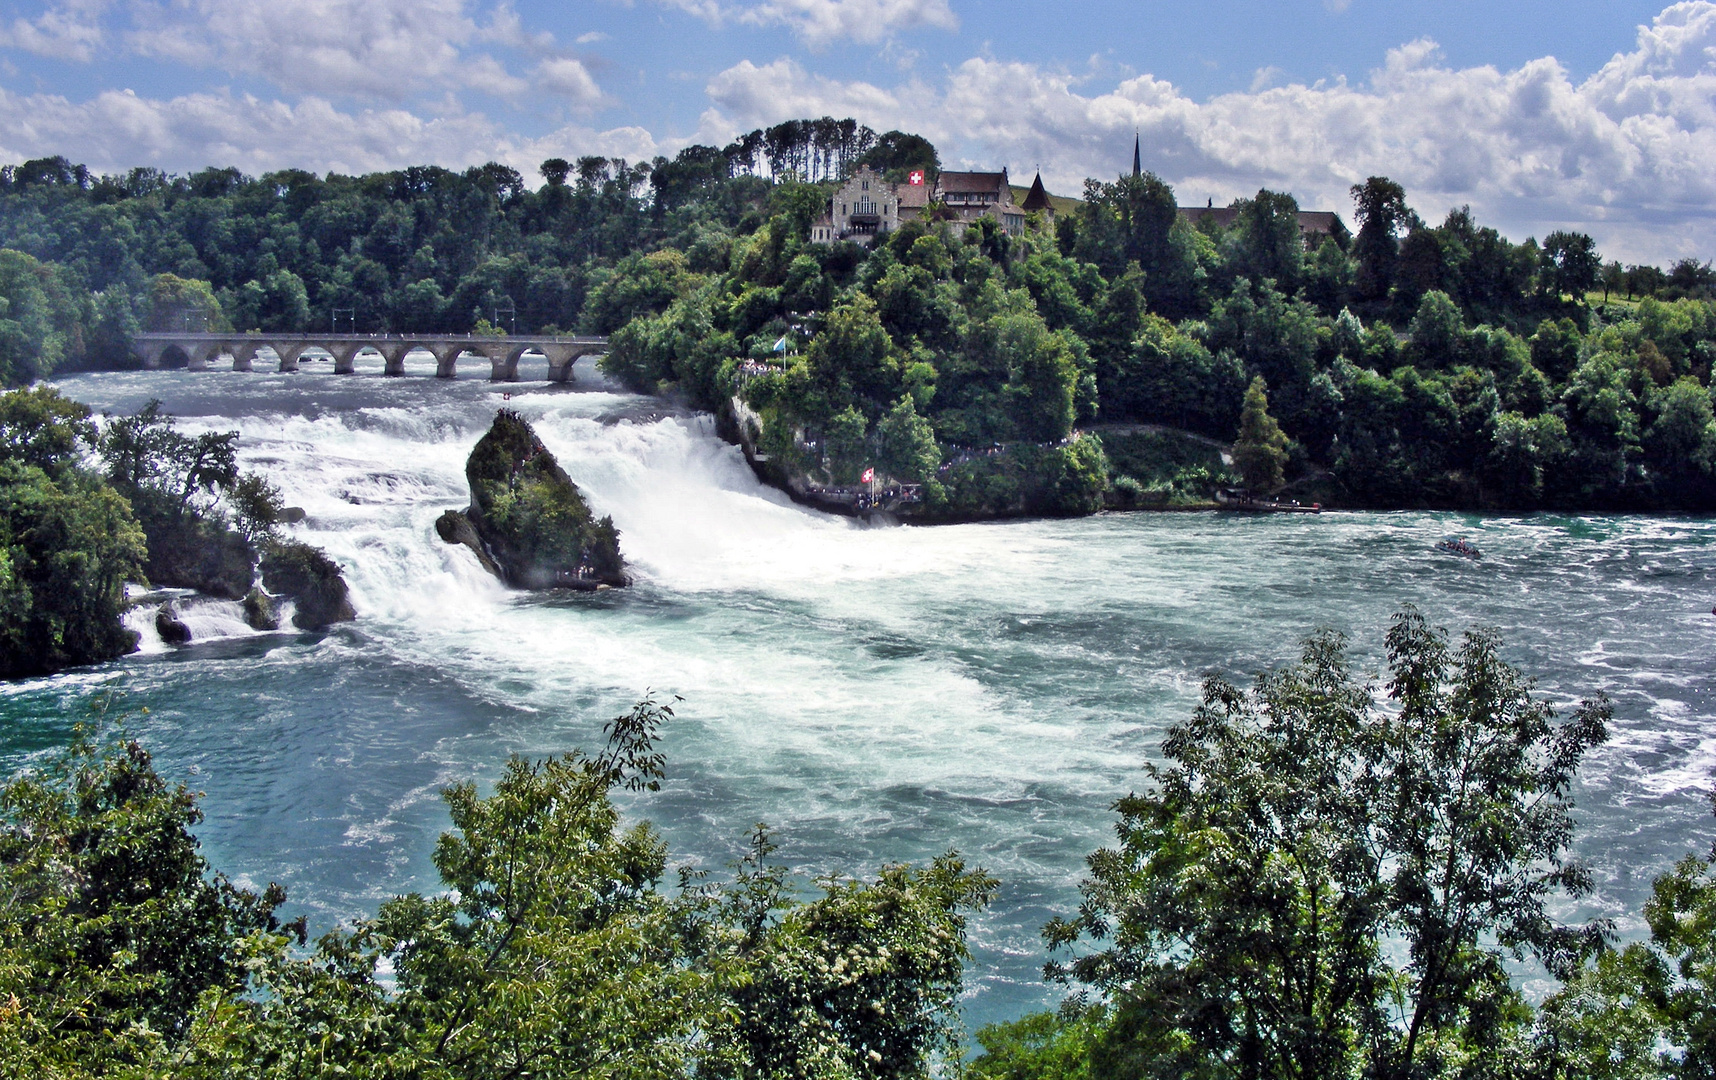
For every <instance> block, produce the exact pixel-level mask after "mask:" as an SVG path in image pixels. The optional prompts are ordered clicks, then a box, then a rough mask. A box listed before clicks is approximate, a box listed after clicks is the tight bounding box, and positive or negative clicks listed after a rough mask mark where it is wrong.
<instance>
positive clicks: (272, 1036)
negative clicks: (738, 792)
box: [0, 700, 994, 1078]
mask: <svg viewBox="0 0 1716 1080" xmlns="http://www.w3.org/2000/svg"><path fill="white" fill-rule="evenodd" d="M669 716H671V708H670V707H668V706H664V705H659V704H657V703H655V702H654V701H651V700H646V701H644V702H642V703H640V704H639V705H638V706H637V707H636V708H635V709H634V710H632V711H631V712H630V713H628V714H627V715H625V716H622V717H619V718H617V719H616V720H614V721H613V722H612V723H611V724H610V725H609V734H610V740H609V743H608V746H607V748H606V749H605V750H604V751H603V752H602V753H601V754H599V755H597V756H595V757H586V756H584V755H582V754H579V753H576V752H574V753H572V754H570V755H568V756H566V757H564V758H560V759H548V760H545V761H541V762H535V763H532V762H527V761H524V760H521V759H514V760H512V761H511V762H509V763H508V765H507V767H506V769H505V771H504V774H503V775H502V777H501V779H500V781H499V782H498V783H497V784H496V786H495V790H494V792H493V793H492V794H491V795H489V796H487V797H482V796H480V795H479V794H478V793H477V791H476V789H475V788H474V787H473V786H472V785H469V784H463V785H457V786H455V787H453V788H451V789H449V790H448V791H447V792H446V799H447V804H448V807H449V810H450V811H451V815H452V819H453V831H451V832H449V833H447V834H445V835H444V836H442V838H441V840H440V842H439V844H438V845H437V847H436V851H435V866H436V868H437V870H438V871H439V873H440V876H441V882H442V885H443V886H444V891H442V892H440V893H437V894H435V895H430V896H424V895H419V894H412V895H408V896H402V897H399V898H397V899H395V900H392V901H389V902H388V903H386V904H384V905H382V907H381V909H380V911H379V912H378V913H377V914H376V916H375V917H374V918H372V919H366V920H363V921H361V922H359V923H358V924H357V925H356V926H354V927H352V928H350V929H346V930H337V931H334V932H332V933H330V934H328V935H327V936H325V937H323V938H322V939H321V940H320V941H318V942H316V943H315V945H314V947H313V948H310V949H307V950H306V949H304V948H300V947H295V946H294V942H297V943H298V944H299V945H302V942H303V938H302V924H299V925H298V926H282V925H281V924H280V923H279V922H278V920H277V919H276V917H275V911H276V909H277V907H278V905H279V903H280V902H281V901H282V900H283V898H284V897H283V893H281V891H280V890H278V889H277V888H274V887H272V886H271V887H270V888H269V889H268V890H267V891H266V892H265V893H264V894H263V895H261V896H260V897H259V896H256V895H253V894H251V893H248V892H245V891H243V890H239V889H236V888H234V887H233V886H231V885H230V884H229V883H227V882H226V881H224V880H223V879H220V878H219V877H213V878H211V877H209V876H208V874H207V867H206V866H205V865H204V864H203V861H202V859H201V856H200V855H198V854H197V852H196V841H195V840H194V838H193V837H192V836H191V834H190V832H189V828H190V826H192V825H194V824H195V823H196V821H197V820H198V813H197V809H196V803H195V798H194V796H192V795H191V794H190V793H189V792H187V791H186V790H185V789H184V788H183V787H173V786H170V785H168V784H166V783H165V782H163V781H162V780H161V779H160V777H159V776H157V775H156V774H155V772H154V771H153V769H152V768H151V767H150V764H149V759H148V755H147V754H146V753H144V752H143V751H142V750H141V749H139V748H138V747H136V745H135V744H117V745H113V746H106V747H100V748H98V747H96V746H94V745H92V744H90V743H88V742H80V743H79V744H78V746H76V747H74V749H73V750H72V751H71V752H70V753H69V754H68V755H67V756H66V757H65V758H63V759H62V760H61V761H59V762H58V763H56V764H54V765H53V766H51V767H49V768H47V769H45V770H42V771H39V772H34V773H30V774H27V775H25V776H24V777H22V778H20V779H17V780H14V781H13V782H12V783H11V784H9V785H8V786H7V787H6V788H4V789H3V790H0V901H3V902H0V1077H25V1076H29V1077H36V1076H65V1077H81V1076H102V1075H112V1076H155V1075H173V1076H180V1077H229V1076H256V1077H287V1076H312V1075H314V1076H335V1075H340V1076H367V1077H392V1076H411V1077H523V1076H529V1077H556V1076H603V1077H670V1076H687V1075H698V1076H707V1077H728V1076H731V1077H740V1076H743V1077H783V1078H784V1077H829V1078H835V1077H839V1078H848V1077H854V1078H856V1077H866V1078H868V1077H876V1078H881V1077H923V1076H928V1075H930V1074H931V1072H932V1070H933V1069H934V1068H936V1067H937V1063H938V1062H947V1061H950V1060H957V1050H958V1038H957V1032H958V1026H957V1021H956V1017H955V1012H954V1002H955V998H956V995H957V994H958V992H959V989H960V985H961V975H962V971H963V966H964V962H965V959H966V957H967V952H966V945H965V916H966V913H968V912H970V911H973V910H975V909H977V908H980V907H982V906H983V905H984V904H985V903H986V902H987V900H988V898H989V896H990V893H991V892H992V890H993V887H994V882H993V881H992V879H990V878H989V877H988V876H987V875H985V874H983V873H982V872H981V871H974V870H969V869H967V868H966V867H965V866H964V864H963V863H962V862H961V861H960V860H959V858H958V857H957V856H956V855H952V854H949V855H947V856H944V857H943V858H940V859H937V860H935V862H934V863H933V864H932V865H931V866H929V867H926V868H922V869H911V868H908V867H904V866H894V867H887V868H885V869H884V870H883V871H882V872H881V874H880V875H879V876H878V877H877V878H876V879H875V880H873V881H868V882H860V881H853V880H845V879H829V880H826V881H823V882H821V883H820V887H821V895H820V896H817V897H816V898H814V899H810V900H807V901H800V900H798V899H796V898H795V897H794V895H793V890H792V888H791V885H790V882H789V880H788V878H787V875H786V874H785V872H784V871H783V870H782V869H781V868H780V867H778V866H775V865H772V864H770V863H769V862H768V861H767V856H768V854H769V852H770V850H771V847H772V845H771V844H770V842H769V841H768V838H767V836H766V834H765V833H764V832H763V831H762V830H761V829H759V830H758V832H757V834H756V836H755V838H754V841H753V845H752V849H751V854H750V855H749V856H748V857H747V858H746V859H745V860H744V861H743V863H742V864H741V865H740V866H739V867H738V870H737V873H736V875H735V876H734V878H733V879H732V880H731V881H726V882H720V883H715V882H711V881H708V880H706V879H703V878H701V877H699V876H698V875H696V874H692V873H689V872H684V871H682V872H681V873H680V874H679V876H678V881H677V887H671V888H670V887H666V886H665V885H664V879H665V878H666V877H667V852H666V849H665V847H664V845H663V843H662V841H661V839H660V837H659V835H658V834H657V833H656V832H655V830H654V829H653V828H652V827H651V826H650V825H649V824H648V823H647V822H639V823H636V824H631V825H627V824H624V823H623V822H622V821H621V819H620V815H619V813H618V811H617V810H616V809H615V807H614V805H613V802H612V801H611V798H610V795H611V793H612V792H613V791H614V790H615V789H617V788H625V789H631V790H643V789H652V790H653V789H654V788H655V787H656V785H657V782H658V780H659V778H660V777H661V776H662V765H663V761H662V758H661V756H660V754H658V753H657V752H656V751H655V749H654V741H655V738H656V733H657V731H658V728H659V725H660V724H661V723H662V722H663V721H664V720H665V719H666V718H667V717H669Z"/></svg>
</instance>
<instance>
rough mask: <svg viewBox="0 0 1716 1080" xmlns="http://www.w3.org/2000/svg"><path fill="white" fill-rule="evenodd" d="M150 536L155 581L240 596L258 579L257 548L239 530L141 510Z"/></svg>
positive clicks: (149, 570) (224, 596)
mask: <svg viewBox="0 0 1716 1080" xmlns="http://www.w3.org/2000/svg"><path fill="white" fill-rule="evenodd" d="M139 520H140V521H141V523H142V525H143V531H144V533H145V534H146V535H147V536H148V540H149V563H148V566H147V567H145V572H146V573H147V574H148V575H149V580H150V581H151V582H152V583H153V584H155V585H157V586H161V585H165V586H170V587H173V588H179V589H195V590H197V591H198V592H200V593H205V594H207V595H209V596H218V597H220V598H221V599H222V600H237V599H239V598H240V597H242V596H243V595H244V594H245V593H247V592H249V591H250V584H251V582H252V581H254V580H255V578H256V552H255V550H254V549H253V548H252V547H251V546H250V544H249V543H248V542H247V541H246V540H245V539H244V537H243V536H241V535H239V534H238V533H237V532H236V531H234V530H232V529H229V528H227V527H225V526H224V525H222V524H221V523H219V522H218V521H211V520H208V519H205V518H198V517H194V516H192V515H190V514H184V515H180V516H176V517H175V516H169V515H165V514H150V513H141V514H139Z"/></svg>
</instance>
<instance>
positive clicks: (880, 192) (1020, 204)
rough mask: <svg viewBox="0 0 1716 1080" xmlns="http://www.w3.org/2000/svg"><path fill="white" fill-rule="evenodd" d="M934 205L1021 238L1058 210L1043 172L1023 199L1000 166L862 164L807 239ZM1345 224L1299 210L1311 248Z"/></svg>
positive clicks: (1205, 216)
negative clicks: (896, 176) (898, 169)
mask: <svg viewBox="0 0 1716 1080" xmlns="http://www.w3.org/2000/svg"><path fill="white" fill-rule="evenodd" d="M1143 174H1144V142H1143V137H1142V136H1140V135H1135V136H1134V137H1133V142H1132V175H1133V176H1135V177H1137V176H1142V175H1143ZM932 208H933V214H934V217H935V220H937V221H945V222H946V223H947V224H948V227H949V228H951V229H952V230H953V232H954V235H956V236H957V235H960V234H962V233H964V232H965V230H966V229H968V228H970V227H971V226H972V225H973V224H975V223H976V222H978V221H980V220H982V219H983V218H986V217H989V218H994V219H995V221H996V223H997V224H999V225H1000V226H1001V228H1002V231H1004V232H1005V233H1006V234H1007V235H1008V236H1018V235H1019V234H1021V233H1023V232H1024V231H1025V229H1026V228H1027V223H1028V222H1029V221H1030V219H1031V215H1033V214H1035V215H1037V220H1038V221H1040V222H1041V223H1042V224H1043V225H1045V226H1052V225H1053V224H1054V221H1055V214H1056V208H1055V202H1054V198H1053V197H1052V196H1051V195H1050V194H1049V193H1048V190H1047V189H1045V188H1044V187H1043V174H1042V173H1041V172H1040V171H1039V172H1038V173H1037V175H1036V177H1035V178H1034V179H1033V180H1032V181H1031V187H1030V189H1029V190H1028V191H1027V192H1026V193H1025V197H1024V199H1023V200H1022V201H1021V200H1018V199H1016V198H1015V197H1014V191H1013V185H1012V183H1011V182H1010V181H1009V179H1008V177H1007V170H1006V168H1005V167H1003V168H1002V170H1001V171H1000V172H944V173H941V174H940V175H938V176H937V177H936V178H935V180H934V182H933V183H932V182H931V181H930V180H929V178H928V176H927V174H926V172H925V170H923V169H915V170H913V171H912V172H911V173H910V174H908V176H907V178H906V182H905V183H903V184H896V183H890V182H889V181H887V180H885V179H884V178H883V177H882V174H881V173H879V172H877V171H876V170H874V169H872V168H870V167H869V166H868V165H865V166H861V167H860V168H859V169H857V170H856V171H855V172H853V173H852V174H851V175H850V176H848V177H847V178H846V180H845V181H844V182H843V183H842V184H841V185H840V187H839V188H838V189H837V190H836V191H835V192H834V194H833V195H832V196H830V197H829V200H828V207H827V209H826V210H825V211H824V212H823V213H822V214H821V215H820V216H818V217H817V219H816V220H815V221H814V222H813V223H812V224H811V227H810V240H811V243H814V244H833V243H836V242H838V241H843V240H844V241H849V242H852V243H858V244H863V245H864V246H866V247H868V246H870V245H871V244H874V243H875V242H876V239H877V237H881V236H885V235H887V234H888V233H891V232H896V231H898V230H899V229H900V228H901V227H902V226H904V225H906V224H908V223H910V222H913V221H925V220H927V219H926V215H929V214H931V213H932ZM1178 210H1179V213H1180V216H1181V217H1182V218H1184V219H1185V220H1186V223H1187V224H1188V225H1191V226H1193V227H1194V228H1195V227H1197V226H1199V225H1202V224H1204V223H1206V222H1208V223H1209V224H1211V225H1214V226H1216V227H1218V228H1227V227H1228V226H1230V225H1232V224H1233V223H1234V221H1235V220H1236V219H1237V218H1238V217H1239V210H1238V208H1237V207H1233V206H1217V205H1215V200H1213V199H1212V200H1210V202H1209V204H1208V205H1206V206H1181V207H1178ZM1345 230H1346V226H1345V225H1344V224H1343V223H1342V222H1341V219H1340V215H1339V214H1337V213H1335V212H1334V211H1332V210H1301V211H1299V235H1300V236H1301V237H1303V238H1304V241H1305V246H1306V247H1308V248H1316V247H1317V246H1318V245H1320V244H1321V243H1322V242H1323V239H1324V238H1325V237H1328V236H1332V235H1334V234H1336V233H1337V232H1344V231H1345Z"/></svg>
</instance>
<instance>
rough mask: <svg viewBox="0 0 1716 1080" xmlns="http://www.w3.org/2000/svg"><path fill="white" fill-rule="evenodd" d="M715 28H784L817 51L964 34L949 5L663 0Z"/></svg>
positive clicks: (881, 0)
mask: <svg viewBox="0 0 1716 1080" xmlns="http://www.w3.org/2000/svg"><path fill="white" fill-rule="evenodd" d="M659 2H660V3H663V4H666V5H667V6H669V7H675V8H678V9H680V10H681V11H685V12H688V13H690V14H692V15H695V16H697V17H698V18H701V19H704V20H707V21H708V22H712V23H721V22H725V21H732V22H737V23H742V24H744V25H747V26H782V27H785V28H787V29H788V30H791V31H792V32H793V33H794V34H797V35H798V36H799V37H800V38H802V39H803V40H804V42H805V43H806V44H807V45H809V46H810V47H811V48H814V49H821V48H825V47H827V46H828V45H831V44H833V43H834V42H836V41H857V42H862V43H866V44H874V43H875V42H878V41H882V40H885V39H887V38H890V37H892V36H893V35H894V33H895V32H896V31H899V30H910V29H916V28H918V27H939V28H940V29H943V30H957V29H959V18H958V16H956V15H954V13H953V9H952V8H950V7H949V6H948V2H947V0H751V2H748V3H734V4H726V5H723V4H721V3H720V2H719V0H659Z"/></svg>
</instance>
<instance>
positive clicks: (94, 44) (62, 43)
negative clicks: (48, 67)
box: [0, 0, 108, 63]
mask: <svg viewBox="0 0 1716 1080" xmlns="http://www.w3.org/2000/svg"><path fill="white" fill-rule="evenodd" d="M107 7H108V0H66V2H65V3H61V4H56V5H54V6H51V7H49V8H48V10H47V11H45V12H43V13H42V14H41V15H40V16H39V17H37V18H35V19H14V20H13V21H12V24H11V25H10V26H0V48H7V49H23V50H24V51H25V52H32V53H35V54H36V55H37V56H45V57H48V58H49V59H52V60H72V61H76V62H78V63H88V62H89V61H90V60H93V59H94V58H95V51H96V49H97V48H99V47H100V46H101V44H102V42H103V40H104V38H105V34H104V33H103V31H102V27H101V17H102V15H103V14H104V13H105V12H106V10H107Z"/></svg>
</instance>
